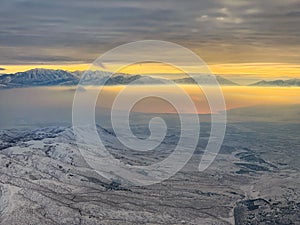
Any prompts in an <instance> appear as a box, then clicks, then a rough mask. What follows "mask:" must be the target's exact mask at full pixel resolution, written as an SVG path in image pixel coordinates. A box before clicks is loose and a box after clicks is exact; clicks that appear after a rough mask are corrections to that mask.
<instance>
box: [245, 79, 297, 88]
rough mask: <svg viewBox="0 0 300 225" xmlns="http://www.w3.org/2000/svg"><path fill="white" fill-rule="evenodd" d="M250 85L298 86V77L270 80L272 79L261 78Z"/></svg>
mask: <svg viewBox="0 0 300 225" xmlns="http://www.w3.org/2000/svg"><path fill="white" fill-rule="evenodd" d="M250 86H262V87H268V86H277V87H300V79H297V78H293V79H289V80H272V81H266V80H262V81H259V82H256V83H254V84H250Z"/></svg>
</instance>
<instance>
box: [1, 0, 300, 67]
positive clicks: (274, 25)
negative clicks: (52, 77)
mask: <svg viewBox="0 0 300 225" xmlns="http://www.w3.org/2000/svg"><path fill="white" fill-rule="evenodd" d="M299 8H300V2H299V1H297V0H286V1H284V2H283V1H280V0H270V1H261V0H253V1H246V0H240V1H235V0H206V1H199V0H190V1H180V0H172V1H171V0H164V1H162V0H152V1H143V2H141V1H139V0H128V1H121V0H116V1H98V0H86V1H81V0H74V1H60V0H52V1H48V0H47V1H46V0H27V1H19V0H3V1H2V2H1V8H0V21H1V23H0V50H1V49H5V51H4V53H3V51H1V56H0V63H2V64H3V62H8V63H31V62H37V61H47V62H54V63H57V62H59V61H62V62H78V61H80V62H82V61H85V62H91V61H93V59H95V57H97V56H98V55H99V54H101V53H103V52H105V51H107V50H109V49H111V48H113V47H116V46H117V45H119V44H123V43H127V42H130V41H135V40H142V39H162V40H166V41H173V42H176V43H179V44H183V45H184V46H186V47H189V48H192V50H195V51H198V52H199V53H200V51H199V49H201V52H202V54H204V57H206V58H213V57H210V56H206V53H205V52H208V53H207V54H209V52H214V54H216V52H217V53H219V52H223V55H222V57H223V59H220V60H225V61H226V60H227V61H239V60H241V59H243V60H245V59H249V60H252V58H253V60H255V59H257V60H258V61H260V60H267V61H268V60H274V57H275V56H274V55H272V57H271V58H270V59H269V58H266V55H267V50H270V49H271V52H274V51H275V50H276V52H281V54H280V55H278V56H277V60H278V61H280V60H289V61H299V59H300V56H299V54H298V56H297V54H296V53H294V54H293V55H294V56H293V57H291V53H289V52H288V51H287V50H290V49H295V50H294V51H295V52H297V51H298V50H299V38H298V37H299V36H300V29H297V28H298V27H299V23H300V11H299V10H298V9H299ZM216 48H218V49H216ZM259 49H261V52H260V51H259ZM236 51H242V53H243V54H242V53H241V52H239V53H238V54H237V53H236ZM264 52H266V53H264ZM234 54H236V57H233V55H234ZM241 54H242V55H241ZM219 57H221V56H215V57H214V58H219ZM212 60H213V59H212Z"/></svg>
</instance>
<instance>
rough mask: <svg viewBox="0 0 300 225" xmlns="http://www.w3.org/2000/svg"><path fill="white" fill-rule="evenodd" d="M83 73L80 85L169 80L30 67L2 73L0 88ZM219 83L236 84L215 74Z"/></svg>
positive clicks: (71, 79) (74, 80) (73, 78)
mask: <svg viewBox="0 0 300 225" xmlns="http://www.w3.org/2000/svg"><path fill="white" fill-rule="evenodd" d="M83 73H85V76H84V79H83V80H82V81H81V84H82V85H126V84H138V85H143V84H168V83H170V80H167V79H163V78H157V77H155V78H154V77H151V76H142V75H130V74H122V73H120V74H115V75H113V76H112V77H110V76H111V73H110V72H104V71H84V72H83V71H75V72H68V71H64V70H51V69H32V70H28V71H25V72H18V73H15V74H3V75H1V76H0V88H1V87H2V88H18V87H35V86H72V85H77V84H78V83H79V81H80V77H81V76H82V75H83ZM208 77H209V76H208V75H207V76H205V75H203V76H202V77H201V82H203V83H205V84H207V85H212V84H211V83H209V82H208V81H209V79H207V78H208ZM216 79H217V81H218V82H219V84H220V85H234V86H236V85H238V84H237V83H234V82H232V81H230V80H227V79H225V78H223V77H220V76H216ZM172 81H173V82H175V83H180V84H194V83H195V81H194V80H193V79H192V78H190V77H188V78H181V79H175V80H172Z"/></svg>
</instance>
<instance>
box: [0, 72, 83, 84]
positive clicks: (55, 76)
mask: <svg viewBox="0 0 300 225" xmlns="http://www.w3.org/2000/svg"><path fill="white" fill-rule="evenodd" d="M78 81H79V77H78V76H76V75H75V74H73V73H70V72H67V71H64V70H49V69H32V70H28V71H25V72H18V73H15V74H5V75H2V76H0V84H1V86H2V87H6V88H14V87H32V86H55V85H76V84H77V83H78Z"/></svg>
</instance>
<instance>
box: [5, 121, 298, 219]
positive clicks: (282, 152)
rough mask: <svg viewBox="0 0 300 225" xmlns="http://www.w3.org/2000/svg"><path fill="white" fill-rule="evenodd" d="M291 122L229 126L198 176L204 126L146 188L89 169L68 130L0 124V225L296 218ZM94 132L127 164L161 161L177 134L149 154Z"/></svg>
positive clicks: (103, 132)
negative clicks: (176, 164) (168, 173)
mask: <svg viewBox="0 0 300 225" xmlns="http://www.w3.org/2000/svg"><path fill="white" fill-rule="evenodd" d="M299 128H300V127H299V125H291V124H267V123H257V124H256V123H251V124H250V123H236V124H229V125H228V130H227V135H226V137H225V141H224V144H223V147H222V149H221V151H220V154H219V155H218V157H217V159H216V160H215V162H214V163H213V165H212V166H211V167H210V168H209V169H207V170H206V171H204V172H199V171H198V170H197V168H198V164H199V160H200V159H201V154H202V151H203V149H204V148H205V144H206V140H207V133H208V132H209V125H208V124H204V125H203V126H202V127H201V129H202V131H201V132H202V135H203V134H204V137H202V138H201V140H200V142H199V146H198V148H197V149H196V151H195V154H194V156H193V157H192V159H191V161H190V162H189V163H188V164H187V165H186V167H185V168H184V169H183V170H182V171H181V172H179V173H177V174H176V175H175V176H174V177H172V178H170V179H168V180H166V181H164V182H162V183H160V184H155V185H152V186H146V187H127V186H124V185H123V184H119V183H114V182H110V181H108V180H106V179H104V178H102V177H101V176H100V175H98V174H97V173H96V172H95V171H93V169H92V168H90V167H89V165H88V164H87V163H86V162H85V161H84V159H83V158H82V156H81V155H80V153H79V151H78V149H77V146H76V144H75V140H74V136H73V132H72V129H71V128H69V127H45V128H39V129H36V128H35V129H33V128H32V129H27V128H26V129H25V128H24V129H9V130H2V131H0V140H1V142H0V224H3V225H8V224H9V225H14V224H15V225H23V224H24V225H25V224H26V225H27V224H32V225H40V224H45V225H47V224H66V225H67V224H68V225H71V224H234V223H236V224H299V223H300V174H299V170H300V166H299V165H300V164H299V150H300V143H299V137H298V131H299ZM98 129H99V134H100V137H101V138H102V140H103V141H104V143H105V145H106V146H107V147H108V149H109V150H110V151H111V153H112V154H113V155H114V156H115V157H116V158H119V159H121V160H122V161H124V162H126V163H130V164H142V165H147V164H151V163H153V162H156V161H160V160H161V159H163V158H165V157H167V156H168V154H169V153H170V152H171V151H172V147H174V145H175V144H176V138H177V136H178V133H176V132H174V131H172V130H171V131H169V133H168V135H167V137H166V139H165V140H164V142H163V144H162V145H161V146H160V147H159V148H158V149H157V151H155V152H153V151H152V152H149V153H147V152H145V153H141V152H139V153H137V152H132V151H130V150H129V149H126V148H122V146H121V144H120V143H119V142H118V141H117V140H116V137H115V136H114V133H113V132H112V131H111V130H109V129H103V128H101V127H98ZM136 131H137V132H138V131H139V129H136ZM274 131H276V132H274ZM172 132H173V133H172ZM140 133H145V132H144V131H142V130H140Z"/></svg>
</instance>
